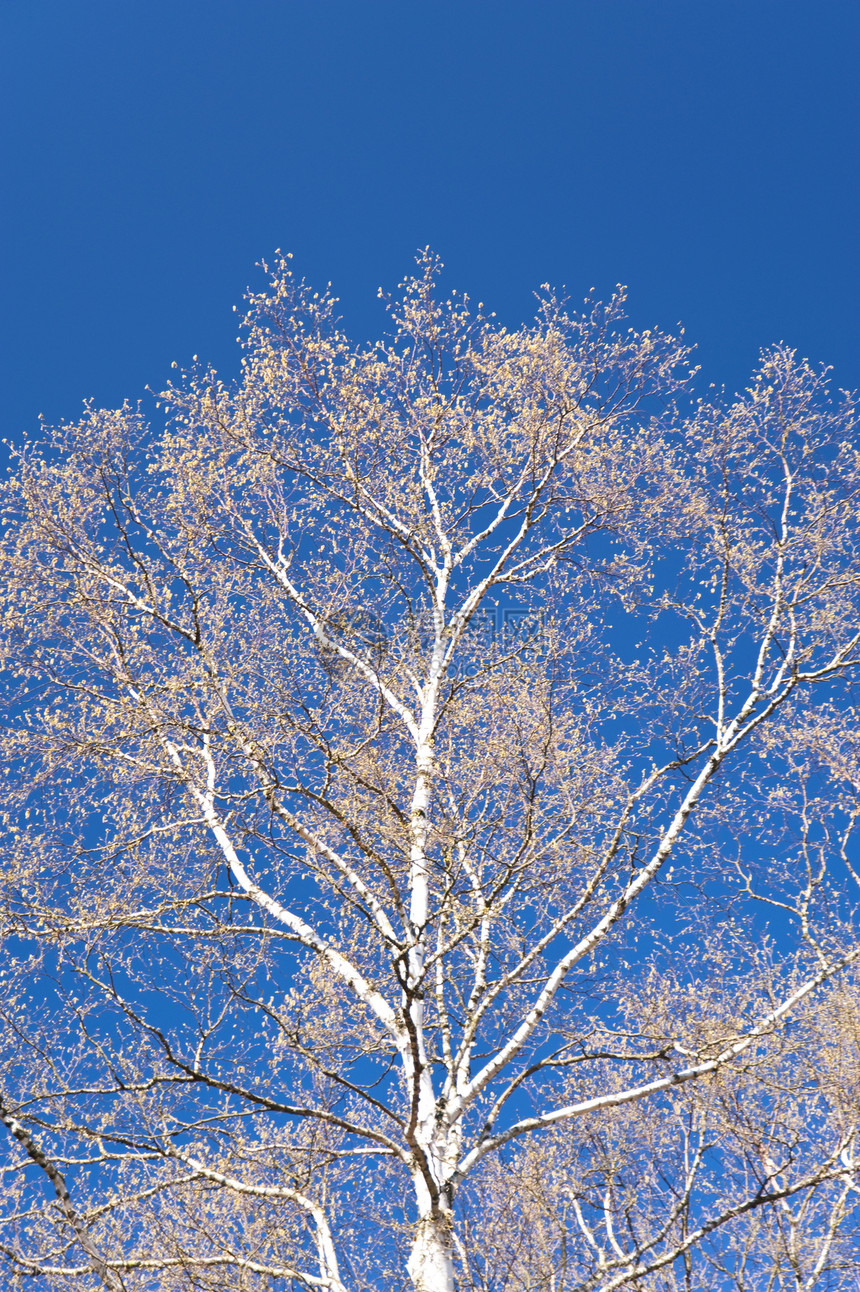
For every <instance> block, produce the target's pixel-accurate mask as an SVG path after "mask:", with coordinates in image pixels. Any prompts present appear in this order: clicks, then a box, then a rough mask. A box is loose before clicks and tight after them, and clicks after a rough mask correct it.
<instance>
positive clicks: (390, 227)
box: [0, 0, 860, 438]
mask: <svg viewBox="0 0 860 1292" xmlns="http://www.w3.org/2000/svg"><path fill="white" fill-rule="evenodd" d="M858 55H860V4H858V0H815V2H814V3H812V2H811V0H517V2H514V0H241V3H240V2H239V0H205V2H203V0H2V5H0V83H2V89H0V95H2V105H0V131H2V150H3V163H2V175H3V189H4V192H3V199H2V201H3V224H4V230H3V238H2V243H0V247H2V250H0V258H2V290H3V311H2V329H3V336H2V338H0V355H2V364H3V368H4V377H3V402H2V418H0V421H2V433H3V434H4V435H6V436H11V437H13V438H17V437H18V436H20V435H21V434H22V433H23V432H25V431H27V430H31V429H32V428H33V427H34V425H35V418H36V415H37V414H38V413H39V412H44V413H45V415H46V417H48V419H49V420H56V419H59V418H60V417H75V416H76V415H77V413H78V411H79V409H80V405H81V400H82V399H84V398H85V397H93V398H94V399H95V400H96V401H97V402H98V403H101V404H109V405H110V404H115V403H118V402H120V401H121V400H122V398H123V397H124V396H129V397H131V398H137V397H138V396H139V395H141V394H142V393H143V390H144V387H145V386H146V385H147V384H150V385H152V386H155V387H160V386H161V385H162V383H163V382H164V380H165V378H166V376H167V374H168V369H169V364H170V361H171V360H173V359H176V360H177V361H179V362H180V364H182V363H185V362H187V361H188V360H189V359H190V356H191V355H192V354H193V353H198V354H199V355H200V357H201V359H207V360H212V361H213V362H215V363H216V365H217V366H219V367H220V368H221V369H222V370H225V371H226V372H231V371H234V370H235V367H236V363H237V357H236V353H235V347H234V346H233V337H234V336H235V331H236V328H235V317H234V316H233V314H232V312H231V307H232V305H233V304H234V303H238V302H239V301H240V299H241V294H242V291H243V288H244V287H245V285H246V284H247V283H248V282H249V281H251V280H252V278H253V265H254V263H255V262H256V261H257V260H259V259H260V258H261V257H264V256H266V255H269V254H271V252H272V251H273V249H274V248H275V247H278V246H280V247H283V248H284V249H290V250H292V251H293V252H294V253H295V255H296V265H297V267H298V268H299V269H300V271H301V272H303V273H305V274H306V275H307V276H308V277H309V278H311V279H312V280H315V281H317V282H319V283H325V282H327V281H328V280H331V281H332V283H333V284H334V286H335V289H336V290H337V292H338V294H339V295H340V296H341V299H342V303H343V311H344V314H345V316H346V319H347V321H348V324H349V326H350V327H351V328H352V329H353V330H354V331H355V332H356V333H357V334H359V335H364V336H369V335H371V334H373V333H374V332H376V331H377V330H378V329H379V327H380V326H381V317H382V316H381V312H380V307H379V305H378V303H377V302H376V300H375V289H376V287H377V286H378V285H380V284H382V285H385V286H386V287H391V286H393V285H394V284H395V283H396V281H397V279H398V278H399V277H400V276H401V275H402V274H403V272H404V271H405V270H407V269H408V268H409V266H410V263H411V257H412V254H413V252H414V250H415V248H416V247H419V246H423V245H425V244H427V243H429V244H431V245H432V246H433V248H434V249H435V250H437V251H438V252H439V253H440V254H441V255H442V256H443V258H444V259H445V261H446V263H447V264H448V266H449V270H450V275H449V277H450V282H451V284H452V285H454V286H457V287H461V288H465V289H467V290H468V291H469V292H470V293H471V294H473V295H474V296H475V297H478V298H480V299H482V300H484V301H486V302H487V303H488V304H489V305H491V306H492V307H493V308H495V309H497V310H498V312H499V313H500V314H501V316H502V317H503V318H505V320H506V321H509V322H517V321H519V320H520V319H521V318H523V317H525V316H527V315H528V314H529V312H530V310H531V304H532V301H531V291H532V289H533V288H534V287H535V286H537V285H538V284H539V283H541V282H542V281H544V280H549V281H551V282H552V283H554V284H566V285H567V287H568V288H569V289H570V291H571V294H572V295H574V296H575V297H579V296H581V295H582V294H583V293H584V291H585V290H586V289H588V288H589V287H591V286H594V287H596V288H597V290H598V292H599V293H601V294H606V293H608V292H609V291H611V289H612V287H613V285H614V284H615V283H616V282H618V281H622V282H626V283H628V284H629V286H630V289H631V312H632V317H633V321H634V322H635V323H637V324H639V325H649V324H652V323H659V324H662V325H664V326H672V325H674V324H675V323H676V322H677V321H678V320H679V319H682V320H683V321H684V323H685V324H686V326H687V330H688V334H689V335H690V337H691V338H693V339H695V340H697V341H698V342H699V346H700V355H699V357H700V360H701V361H702V362H703V363H704V364H705V365H706V369H707V375H708V379H709V380H714V381H716V382H718V383H723V382H725V383H727V384H728V385H729V386H731V387H733V388H735V387H737V386H739V385H742V384H743V382H744V379H745V376H746V374H747V372H748V371H749V368H750V366H751V364H752V363H753V362H754V359H755V355H756V352H757V350H758V348H759V347H760V346H762V345H766V344H768V343H769V342H772V341H776V340H782V339H784V340H786V341H787V342H789V343H790V344H792V345H795V346H797V347H798V348H799V349H800V350H801V351H803V352H804V353H805V354H808V355H809V356H810V357H812V358H814V359H816V360H821V361H827V362H829V363H832V364H833V365H834V366H835V369H836V375H837V378H838V379H839V380H840V382H841V383H842V384H844V385H849V386H854V385H857V384H860V309H858V295H860V294H858V286H860V283H858V278H860V275H858V262H860V254H858V246H860V236H858V234H860V221H858V209H860V203H858V182H860V164H858V162H860V155H858V154H859V153H860V150H858V134H860V130H858V82H860V75H858V62H860V60H858Z"/></svg>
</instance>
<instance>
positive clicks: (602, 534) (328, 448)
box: [0, 256, 860, 1292]
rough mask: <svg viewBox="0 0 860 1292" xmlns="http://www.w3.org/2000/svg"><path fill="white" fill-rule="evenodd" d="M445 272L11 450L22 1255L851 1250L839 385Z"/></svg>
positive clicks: (9, 1126) (322, 306) (420, 1256)
mask: <svg viewBox="0 0 860 1292" xmlns="http://www.w3.org/2000/svg"><path fill="white" fill-rule="evenodd" d="M437 270H438V266H437V264H436V262H435V261H434V260H433V259H432V258H431V257H430V256H425V257H424V258H423V259H422V260H421V261H420V262H419V269H418V273H417V275H416V276H415V277H414V278H411V279H409V280H407V281H405V282H404V283H403V284H401V288H400V291H399V294H398V295H397V296H396V297H395V298H393V299H391V300H390V301H388V309H389V317H390V324H389V331H388V333H387V334H386V336H385V338H384V339H383V340H382V341H381V342H379V343H374V344H370V345H360V344H353V343H351V342H350V341H349V340H348V339H347V337H346V336H345V335H344V334H343V332H342V330H341V327H340V324H339V322H338V319H337V314H336V301H335V300H334V298H333V297H332V296H331V294H330V293H321V294H318V293H316V292H314V291H312V290H311V289H310V288H309V287H307V286H306V285H305V284H304V283H302V282H299V281H297V280H296V279H295V278H294V276H293V274H292V270H291V267H290V263H289V258H287V257H280V256H279V258H278V259H277V261H276V263H275V264H274V266H273V267H272V269H271V271H270V276H269V283H268V286H267V288H266V290H264V291H263V292H261V293H259V294H255V295H251V296H249V298H248V299H249V308H248V313H247V316H246V318H245V333H244V338H245V339H244V342H243V346H244V357H243V361H242V372H241V376H240V378H239V379H238V381H236V382H234V383H228V382H224V381H222V380H221V379H220V378H219V377H218V376H217V374H216V373H215V372H214V371H212V370H209V369H206V368H199V369H195V370H194V371H193V372H190V373H186V374H178V375H177V378H176V380H175V382H174V383H173V384H172V385H171V386H170V387H169V389H168V390H167V391H166V392H165V393H164V395H163V396H162V397H161V400H160V402H159V407H158V408H157V409H153V410H152V416H151V419H150V422H149V423H148V422H147V421H146V420H145V418H144V414H143V412H142V411H141V409H140V408H139V407H137V408H136V407H131V406H128V405H127V406H125V407H123V408H122V409H119V410H113V411H104V410H97V409H94V408H87V409H86V411H85V415H84V417H83V418H82V420H81V421H80V422H79V423H77V424H75V425H63V426H61V427H60V428H58V429H56V430H54V431H51V432H46V433H45V436H44V437H43V439H42V440H40V441H39V442H37V443H33V444H32V445H27V446H25V447H24V448H23V449H22V450H21V451H20V452H19V453H17V454H16V455H15V457H14V459H13V467H12V471H11V473H10V476H9V479H8V482H7V483H6V484H5V486H4V490H3V515H4V537H3V544H2V565H3V582H4V587H5V589H6V601H5V610H4V619H3V634H2V651H3V670H4V673H3V676H4V687H5V714H6V716H5V720H4V726H3V729H2V730H3V741H4V752H5V763H6V776H5V782H6V789H5V805H4V823H5V837H6V850H5V860H4V882H3V906H2V911H3V926H4V936H5V952H4V958H3V961H2V975H3V991H2V1018H3V1049H2V1052H0V1121H2V1123H3V1126H4V1127H5V1129H6V1133H7V1134H6V1143H5V1159H4V1195H3V1198H4V1200H3V1204H2V1214H0V1253H2V1259H3V1261H4V1262H5V1272H4V1276H3V1277H4V1281H5V1286H8V1287H10V1288H16V1287H19V1286H20V1287H24V1286H27V1287H30V1286H34V1285H35V1286H40V1285H41V1286H44V1287H49V1288H52V1289H58V1290H65V1289H73V1288H74V1289H90V1288H98V1287H104V1288H108V1289H111V1292H114V1290H116V1289H124V1290H125V1292H142V1290H143V1289H158V1290H159V1292H161V1290H165V1292H166V1290H168V1289H177V1290H178V1289H192V1288H195V1289H216V1288H231V1289H233V1288H236V1289H239V1288H241V1289H255V1290H256V1289H286V1288H290V1289H327V1290H329V1292H359V1290H360V1289H370V1288H373V1289H386V1290H387V1289H391V1290H392V1292H393V1290H394V1289H400V1288H413V1289H415V1292H453V1289H454V1288H459V1289H469V1288H474V1289H478V1288H482V1289H493V1290H496V1289H499V1290H500V1289H517V1290H519V1292H526V1289H529V1290H531V1292H534V1290H537V1289H542V1290H545V1292H574V1289H582V1290H585V1289H601V1290H602V1292H611V1290H612V1289H615V1288H624V1287H636V1288H639V1289H654V1290H655V1292H656V1289H667V1290H668V1289H675V1288H687V1289H692V1288H697V1289H700V1288H705V1287H714V1288H727V1287H736V1288H737V1289H746V1290H749V1289H759V1288H761V1289H765V1288H768V1289H770V1288H792V1289H801V1288H803V1289H812V1288H816V1287H822V1288H823V1287H825V1286H828V1287H830V1286H839V1287H843V1286H848V1282H847V1280H849V1279H850V1278H851V1276H852V1271H853V1273H854V1274H856V1273H857V1271H858V1264H857V1236H858V1227H857V1219H858V1211H857V1200H858V1189H860V1173H858V1171H860V1168H858V1157H860V1144H858V1140H857V1127H858V1122H860V1090H858V1086H860V1055H858V1044H860V1042H859V1041H858V1035H860V1026H859V1025H858V1016H859V1015H860V1011H858V995H857V992H858V987H857V979H856V973H855V966H856V963H857V960H858V958H860V942H858V935H857V931H856V927H855V925H854V922H853V921H854V918H855V917H854V911H855V910H856V902H857V894H858V876H860V868H858V861H857V854H856V846H855V842H854V827H855V822H856V821H857V819H858V815H860V797H858V793H860V740H858V736H857V723H856V713H855V710H854V694H855V691H854V688H855V686H856V682H857V677H858V664H860V624H858V613H857V611H858V592H860V560H858V557H860V553H858V541H857V530H856V522H857V515H858V498H860V495H858V487H860V460H858V452H857V448H856V444H855V441H854V440H853V439H852V435H853V427H854V421H853V418H854V412H853V405H852V403H851V401H850V399H848V398H847V397H845V396H842V395H837V397H836V398H835V399H832V398H831V396H830V394H829V391H828V385H827V374H826V372H819V371H817V370H814V369H813V368H812V367H811V366H810V365H809V364H808V363H806V362H805V361H803V360H800V359H798V357H797V356H796V355H795V354H794V353H793V352H792V351H790V350H789V349H787V348H785V347H782V346H780V347H776V348H774V349H772V350H770V351H768V352H766V353H765V354H763V356H762V360H761V365H760V368H759V369H758V371H757V372H756V373H755V375H754V376H753V378H752V382H751V385H750V387H749V389H748V390H747V391H746V392H745V393H744V394H743V395H741V396H738V397H735V398H731V399H726V398H719V399H714V400H699V401H698V402H695V401H694V400H693V399H692V397H691V396H690V395H689V393H688V391H689V382H690V379H691V376H692V375H693V373H692V370H691V369H690V366H689V352H688V349H687V348H686V346H685V344H684V339H683V336H681V337H679V338H673V337H671V336H667V335H664V334H662V333H660V332H657V331H645V332H636V331H634V330H629V329H628V328H627V327H626V326H625V324H624V316H623V304H624V300H623V295H621V294H619V295H618V296H617V297H615V298H614V299H613V300H612V301H610V303H609V304H608V305H606V306H601V305H599V304H596V303H594V302H593V301H592V300H591V299H590V298H589V299H588V300H587V301H586V303H585V307H584V309H583V310H582V311H580V312H576V311H573V310H572V309H571V308H570V306H569V305H568V304H567V303H566V302H565V301H563V300H561V299H560V298H558V297H557V296H556V295H554V294H553V293H552V292H551V291H549V289H544V290H543V292H542V294H541V296H540V298H539V310H538V313H537V316H536V318H535V320H534V321H533V322H532V323H531V324H529V325H526V326H523V327H520V328H518V329H516V330H508V329H506V328H505V327H503V326H502V325H501V324H500V323H499V322H498V321H497V320H496V319H495V317H494V316H492V315H487V314H486V313H484V312H483V310H482V309H481V308H478V309H473V308H472V307H471V306H470V304H469V302H468V300H467V299H465V298H462V297H456V296H452V297H450V298H447V299H446V298H445V297H444V295H440V293H439V291H438V289H437V286H436V278H437Z"/></svg>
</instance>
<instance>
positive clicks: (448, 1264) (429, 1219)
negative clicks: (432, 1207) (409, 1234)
mask: <svg viewBox="0 0 860 1292" xmlns="http://www.w3.org/2000/svg"><path fill="white" fill-rule="evenodd" d="M406 1268H407V1270H408V1272H409V1277H410V1278H411V1279H412V1286H413V1288H414V1289H415V1292H454V1254H453V1246H452V1241H451V1218H450V1216H448V1215H447V1214H445V1213H444V1212H436V1213H435V1214H434V1215H431V1216H424V1217H422V1219H421V1220H419V1221H418V1224H417V1225H416V1227H415V1238H414V1239H413V1242H412V1253H411V1255H410V1257H409V1261H408V1263H407V1266H406Z"/></svg>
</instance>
